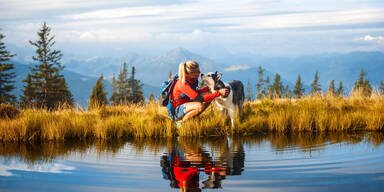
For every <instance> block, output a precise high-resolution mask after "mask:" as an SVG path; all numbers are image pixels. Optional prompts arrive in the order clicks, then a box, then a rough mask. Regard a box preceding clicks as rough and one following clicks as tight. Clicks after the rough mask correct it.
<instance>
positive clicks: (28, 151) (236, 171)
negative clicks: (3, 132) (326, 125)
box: [0, 132, 384, 191]
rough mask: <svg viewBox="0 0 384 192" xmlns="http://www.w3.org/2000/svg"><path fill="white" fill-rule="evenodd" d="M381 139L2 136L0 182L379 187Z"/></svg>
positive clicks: (13, 186) (97, 186) (103, 186)
mask: <svg viewBox="0 0 384 192" xmlns="http://www.w3.org/2000/svg"><path fill="white" fill-rule="evenodd" d="M383 141H384V134H383V133H375V132H364V133H330V132H328V133H301V134H265V135H255V136H251V137H241V138H236V137H232V138H223V137H222V138H218V137H212V138H188V137H178V138H159V139H148V138H132V139H130V140H124V141H122V140H109V141H99V140H94V141H87V142H85V141H76V142H75V141H72V142H64V143H55V142H47V143H0V188H1V189H3V188H4V189H6V190H7V189H8V190H9V191H11V190H16V191H23V190H20V189H21V188H23V189H28V188H36V191H38V189H42V190H43V191H44V189H45V191H48V189H52V190H54V189H56V187H57V185H58V184H61V186H62V187H66V188H65V189H63V190H62V191H73V189H75V188H77V187H79V186H86V187H88V188H87V189H89V190H83V191H107V190H116V188H114V187H115V186H118V187H119V189H121V191H139V189H140V190H141V191H169V189H171V190H177V191H178V190H180V191H201V190H204V189H221V188H223V189H225V190H226V191H237V190H240V189H242V190H244V191H249V190H253V189H254V188H258V189H271V191H281V190H285V189H287V187H288V188H289V187H291V189H292V191H295V190H296V188H295V187H299V188H300V187H302V188H300V189H303V191H308V190H309V189H313V191H322V190H323V189H327V188H329V187H333V189H337V188H339V187H340V188H342V187H343V186H344V184H345V183H346V184H352V185H353V187H351V191H359V190H360V189H363V187H362V186H370V187H373V189H377V188H379V187H381V186H383V185H384V182H383V181H384V180H383V178H384V170H383V166H382V163H383V157H384V156H383V155H382V154H383V153H382V152H383V151H384V147H383V145H382V143H383ZM160 174H161V175H162V176H160ZM28 175H29V176H28ZM36 178H38V179H36ZM143 178H144V179H143ZM63 181H65V184H63ZM361 184H364V185H361ZM43 187H44V188H43Z"/></svg>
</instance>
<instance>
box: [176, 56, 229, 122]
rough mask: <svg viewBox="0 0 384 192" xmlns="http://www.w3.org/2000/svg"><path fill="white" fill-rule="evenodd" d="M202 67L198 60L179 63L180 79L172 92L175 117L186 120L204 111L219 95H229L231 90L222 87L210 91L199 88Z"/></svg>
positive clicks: (205, 88) (206, 88)
mask: <svg viewBox="0 0 384 192" xmlns="http://www.w3.org/2000/svg"><path fill="white" fill-rule="evenodd" d="M199 76H200V67H199V64H198V63H197V62H196V61H187V62H182V63H180V64H179V79H178V81H177V82H176V84H175V87H174V89H173V92H172V101H173V102H172V107H173V109H174V117H175V118H174V119H175V120H181V121H185V120H187V119H189V118H191V117H194V116H196V115H199V114H200V113H201V112H203V111H204V110H205V109H206V108H207V107H208V105H209V104H210V102H211V101H212V100H213V99H214V98H216V97H219V96H227V95H228V94H229V90H228V89H226V88H223V89H220V90H219V91H215V92H213V93H209V88H208V87H204V88H203V89H197V86H198V79H199Z"/></svg>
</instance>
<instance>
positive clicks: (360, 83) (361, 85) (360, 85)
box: [353, 69, 372, 96]
mask: <svg viewBox="0 0 384 192" xmlns="http://www.w3.org/2000/svg"><path fill="white" fill-rule="evenodd" d="M366 75H367V74H366V73H365V72H364V70H363V69H361V71H360V75H359V79H358V80H357V81H356V82H355V86H354V87H353V89H354V90H361V91H362V92H363V96H370V95H371V93H372V87H371V85H370V83H369V80H368V79H365V76H366Z"/></svg>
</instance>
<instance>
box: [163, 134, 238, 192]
mask: <svg viewBox="0 0 384 192" xmlns="http://www.w3.org/2000/svg"><path fill="white" fill-rule="evenodd" d="M204 143H205V142H201V140H200V141H199V140H197V139H192V138H182V137H181V138H179V140H178V142H176V143H174V145H172V147H171V148H170V150H169V151H168V152H167V153H165V154H164V155H163V156H162V157H161V161H160V165H161V168H162V173H163V178H164V179H166V180H169V181H170V186H171V187H172V188H180V191H201V189H215V188H222V180H224V179H226V176H230V175H241V172H242V171H243V168H244V159H245V153H244V149H243V145H242V142H231V143H229V142H228V140H227V139H217V138H215V142H210V143H209V144H211V147H214V148H216V150H212V151H208V150H206V149H205V148H204V147H203V144H204ZM200 181H201V184H200Z"/></svg>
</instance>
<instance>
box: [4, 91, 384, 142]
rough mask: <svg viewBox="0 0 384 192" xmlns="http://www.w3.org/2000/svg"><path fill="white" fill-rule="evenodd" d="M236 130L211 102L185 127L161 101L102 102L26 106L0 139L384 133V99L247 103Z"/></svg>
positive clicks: (7, 124)
mask: <svg viewBox="0 0 384 192" xmlns="http://www.w3.org/2000/svg"><path fill="white" fill-rule="evenodd" d="M235 124H236V126H235V128H232V127H231V126H230V120H229V118H223V117H222V116H221V115H220V113H219V112H218V111H216V109H215V107H214V104H212V105H211V106H210V107H209V108H208V109H207V110H206V111H205V112H204V113H202V114H201V115H200V116H199V117H196V118H193V119H191V120H189V121H187V122H184V123H183V125H182V126H181V127H180V128H177V127H176V126H175V124H174V123H173V122H172V121H171V120H170V119H169V118H168V116H167V112H166V108H164V107H161V106H160V105H158V104H156V103H148V104H142V105H129V106H103V107H99V108H94V109H92V110H88V111H83V110H79V109H73V108H61V109H58V110H56V111H47V110H44V109H23V110H21V111H20V113H19V114H18V115H17V116H15V117H13V118H5V119H1V120H0V140H1V141H6V142H25V141H50V140H52V141H64V140H73V139H76V140H89V139H101V140H114V139H118V138H131V137H151V138H162V137H174V136H178V135H179V136H228V135H241V136H244V135H254V134H258V133H263V132H278V133H287V132H329V131H360V130H368V131H383V130H384V97H383V96H381V95H379V94H373V95H372V96H371V97H363V96H359V95H353V94H352V96H350V97H335V96H332V95H326V96H308V97H305V98H301V99H274V100H271V99H263V100H261V101H253V102H246V103H245V105H244V109H243V114H242V117H241V119H238V120H237V121H236V123H235Z"/></svg>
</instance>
